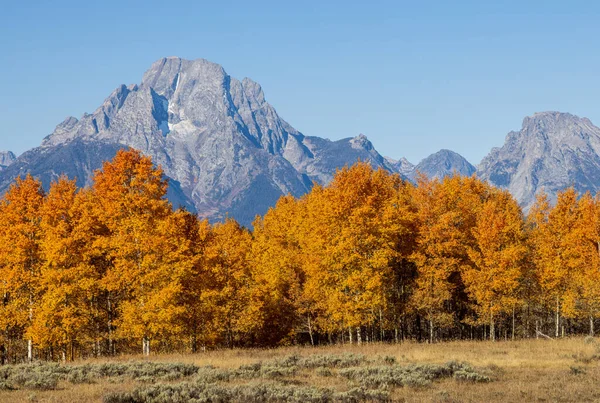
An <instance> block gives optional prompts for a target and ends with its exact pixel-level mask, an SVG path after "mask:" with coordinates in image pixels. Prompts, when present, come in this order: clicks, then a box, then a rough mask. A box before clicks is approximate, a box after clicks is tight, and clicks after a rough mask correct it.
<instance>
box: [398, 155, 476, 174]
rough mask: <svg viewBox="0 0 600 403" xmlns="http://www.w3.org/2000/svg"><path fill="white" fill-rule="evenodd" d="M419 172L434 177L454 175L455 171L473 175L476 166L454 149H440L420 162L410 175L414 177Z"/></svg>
mask: <svg viewBox="0 0 600 403" xmlns="http://www.w3.org/2000/svg"><path fill="white" fill-rule="evenodd" d="M417 172H420V173H422V174H425V175H426V176H428V177H429V178H432V179H433V178H438V179H441V178H443V177H444V176H449V175H454V174H455V173H456V174H460V175H463V176H471V175H473V174H474V173H475V167H474V166H473V165H471V164H470V163H469V161H467V160H466V159H465V158H464V157H463V156H462V155H460V154H458V153H455V152H454V151H450V150H440V151H438V152H436V153H434V154H431V155H430V156H429V157H427V158H425V159H424V160H422V161H421V162H419V163H418V164H417V166H415V168H414V170H413V171H412V172H411V173H410V174H409V175H408V176H409V177H410V178H411V179H414V178H415V177H416V175H417Z"/></svg>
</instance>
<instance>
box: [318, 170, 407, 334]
mask: <svg viewBox="0 0 600 403" xmlns="http://www.w3.org/2000/svg"><path fill="white" fill-rule="evenodd" d="M400 183H401V181H400V178H399V177H398V176H394V175H390V174H388V173H387V172H384V171H383V170H378V171H374V170H373V168H372V167H371V166H370V165H369V164H367V163H360V162H359V163H357V164H355V165H354V166H353V167H352V168H344V169H342V170H341V171H338V172H337V174H336V175H335V177H334V180H333V182H332V183H331V185H330V186H329V187H328V188H326V189H324V191H323V192H322V194H321V197H322V199H321V200H320V201H319V203H320V206H321V210H320V211H321V212H320V215H321V217H320V218H317V222H315V223H313V224H314V225H316V226H318V227H321V228H320V231H321V232H320V235H319V236H320V239H319V240H318V241H317V242H316V243H314V242H313V244H312V246H311V247H312V248H315V249H313V250H314V254H315V255H316V256H318V257H319V259H318V260H317V261H314V262H313V263H315V264H314V266H312V267H311V268H310V271H309V272H308V273H307V277H308V279H307V281H308V282H309V284H307V288H308V289H309V290H313V296H312V298H311V299H313V300H315V301H318V302H317V305H318V306H319V308H320V309H321V310H322V311H323V312H325V316H326V317H327V318H328V320H329V321H331V322H332V324H333V325H334V326H335V324H337V325H338V326H339V325H342V326H343V327H344V328H345V329H348V332H349V333H348V334H349V338H350V341H352V334H353V332H354V331H356V340H357V342H358V343H360V342H361V341H362V327H363V326H366V325H371V324H372V323H373V322H374V321H376V320H379V319H380V318H381V315H380V314H379V313H380V312H383V311H385V310H386V308H387V305H386V302H387V301H386V299H385V295H386V294H387V288H388V287H389V286H391V285H392V284H393V281H391V280H392V275H393V273H392V268H391V261H392V260H393V259H394V258H395V257H396V250H395V242H396V239H395V237H394V236H391V234H390V231H389V230H388V228H389V226H390V225H392V224H391V222H388V221H386V220H385V219H386V218H388V216H386V215H385V214H384V212H385V207H386V204H387V203H388V202H389V201H390V200H391V199H392V198H393V197H394V196H395V194H396V191H397V188H398V187H399V186H400ZM319 290H320V291H319ZM330 327H331V326H330Z"/></svg>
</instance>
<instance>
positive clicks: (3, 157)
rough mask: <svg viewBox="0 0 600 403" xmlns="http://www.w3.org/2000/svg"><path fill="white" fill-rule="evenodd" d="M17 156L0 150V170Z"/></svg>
mask: <svg viewBox="0 0 600 403" xmlns="http://www.w3.org/2000/svg"><path fill="white" fill-rule="evenodd" d="M16 159H17V157H15V155H14V154H13V153H12V152H10V151H0V171H1V170H3V169H4V168H6V167H8V166H9V165H10V164H12V163H13V162H15V160H16Z"/></svg>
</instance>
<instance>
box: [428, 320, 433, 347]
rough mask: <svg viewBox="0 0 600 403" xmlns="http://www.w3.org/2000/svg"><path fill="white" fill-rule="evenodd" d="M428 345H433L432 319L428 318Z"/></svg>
mask: <svg viewBox="0 0 600 403" xmlns="http://www.w3.org/2000/svg"><path fill="white" fill-rule="evenodd" d="M429 343H430V344H433V319H431V316H430V317H429Z"/></svg>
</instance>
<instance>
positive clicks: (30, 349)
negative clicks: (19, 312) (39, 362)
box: [27, 295, 33, 362]
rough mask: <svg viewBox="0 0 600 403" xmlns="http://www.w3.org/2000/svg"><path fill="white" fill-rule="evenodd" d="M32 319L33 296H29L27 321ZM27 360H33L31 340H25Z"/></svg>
mask: <svg viewBox="0 0 600 403" xmlns="http://www.w3.org/2000/svg"><path fill="white" fill-rule="evenodd" d="M32 321H33V297H32V296H31V295H30V296H29V323H31V322H32ZM27 361H29V362H31V361H33V340H31V338H30V339H29V340H27Z"/></svg>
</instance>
